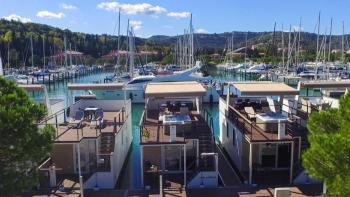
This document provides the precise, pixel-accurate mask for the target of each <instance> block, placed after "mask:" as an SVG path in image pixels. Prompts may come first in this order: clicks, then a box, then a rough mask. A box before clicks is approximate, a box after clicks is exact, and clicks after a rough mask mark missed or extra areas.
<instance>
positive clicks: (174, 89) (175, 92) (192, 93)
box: [145, 81, 206, 98]
mask: <svg viewBox="0 0 350 197" xmlns="http://www.w3.org/2000/svg"><path fill="white" fill-rule="evenodd" d="M205 93H206V90H205V88H204V87H203V86H202V85H201V84H200V83H198V82H194V81H186V82H164V83H149V84H148V85H147V86H146V90H145V97H146V98H150V97H197V96H204V95H205Z"/></svg>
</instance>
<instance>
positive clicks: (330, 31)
mask: <svg viewBox="0 0 350 197" xmlns="http://www.w3.org/2000/svg"><path fill="white" fill-rule="evenodd" d="M332 28H333V18H331V28H330V30H329V42H328V61H329V62H330V61H331V46H332Z"/></svg>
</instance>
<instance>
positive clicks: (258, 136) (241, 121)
mask: <svg viewBox="0 0 350 197" xmlns="http://www.w3.org/2000/svg"><path fill="white" fill-rule="evenodd" d="M228 118H229V119H230V120H231V121H232V122H233V124H234V125H235V127H236V128H237V129H238V130H240V131H241V132H242V133H243V134H245V135H246V137H248V139H249V140H251V141H265V140H279V139H278V133H277V132H276V131H275V129H274V131H269V130H267V129H266V130H264V129H262V128H264V127H266V124H269V125H272V126H273V127H278V123H256V122H255V121H252V120H249V119H248V118H247V117H245V116H244V115H243V114H242V113H241V112H239V111H238V110H237V109H235V108H234V107H232V106H229V111H228ZM284 124H285V126H286V134H290V135H293V133H294V131H293V128H294V127H292V124H291V123H289V122H286V123H284Z"/></svg>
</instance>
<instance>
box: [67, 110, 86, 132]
mask: <svg viewBox="0 0 350 197" xmlns="http://www.w3.org/2000/svg"><path fill="white" fill-rule="evenodd" d="M83 120H84V112H83V111H81V110H78V111H76V112H75V116H74V117H71V118H70V120H69V125H71V126H72V127H73V128H80V127H81V125H82V122H83Z"/></svg>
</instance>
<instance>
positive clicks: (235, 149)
mask: <svg viewBox="0 0 350 197" xmlns="http://www.w3.org/2000/svg"><path fill="white" fill-rule="evenodd" d="M225 107H226V101H224V100H223V99H220V102H219V128H220V136H219V140H220V142H221V144H222V146H223V147H224V148H225V150H226V152H227V153H228V154H229V156H230V158H231V159H232V160H233V162H234V163H235V165H236V167H237V168H238V169H241V165H242V156H243V155H242V153H243V146H242V143H243V142H242V141H243V140H244V138H243V137H244V135H243V134H242V133H241V131H240V130H238V128H237V127H236V126H235V125H234V124H233V123H232V122H231V121H230V120H228V119H227V118H226V117H225V109H226V108H225ZM227 128H228V131H229V132H228V137H227ZM233 129H234V130H235V132H234V133H233ZM233 135H234V136H233ZM233 140H235V142H234V143H233Z"/></svg>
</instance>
